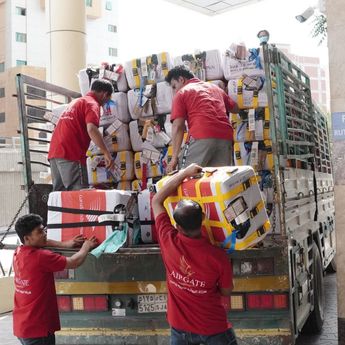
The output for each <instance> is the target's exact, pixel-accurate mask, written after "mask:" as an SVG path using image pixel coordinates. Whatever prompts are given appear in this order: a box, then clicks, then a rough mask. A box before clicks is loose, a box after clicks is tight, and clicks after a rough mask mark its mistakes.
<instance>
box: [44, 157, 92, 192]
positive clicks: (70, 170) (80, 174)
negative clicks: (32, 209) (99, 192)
mask: <svg viewBox="0 0 345 345" xmlns="http://www.w3.org/2000/svg"><path fill="white" fill-rule="evenodd" d="M50 169H51V175H52V183H53V191H64V190H80V189H83V188H87V187H88V179H87V170H86V166H85V165H82V164H81V163H80V162H77V161H70V160H67V159H62V158H52V159H50Z"/></svg>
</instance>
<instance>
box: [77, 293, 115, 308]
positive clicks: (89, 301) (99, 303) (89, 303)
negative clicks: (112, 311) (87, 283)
mask: <svg viewBox="0 0 345 345" xmlns="http://www.w3.org/2000/svg"><path fill="white" fill-rule="evenodd" d="M72 306H73V311H106V310H108V298H107V296H97V295H96V296H94V295H88V296H75V297H72Z"/></svg>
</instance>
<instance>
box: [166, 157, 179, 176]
mask: <svg viewBox="0 0 345 345" xmlns="http://www.w3.org/2000/svg"><path fill="white" fill-rule="evenodd" d="M177 163H178V159H177V158H176V157H172V158H171V161H170V162H169V164H168V166H167V169H166V173H167V174H169V173H171V172H172V171H174V170H176V167H177Z"/></svg>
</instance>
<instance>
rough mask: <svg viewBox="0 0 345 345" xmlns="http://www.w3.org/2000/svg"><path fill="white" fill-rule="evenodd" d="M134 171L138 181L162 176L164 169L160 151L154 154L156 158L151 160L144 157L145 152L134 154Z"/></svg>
mask: <svg viewBox="0 0 345 345" xmlns="http://www.w3.org/2000/svg"><path fill="white" fill-rule="evenodd" d="M156 151H158V150H156ZM134 171H135V176H136V178H137V179H138V180H142V179H144V180H146V179H147V178H150V177H158V176H162V175H163V173H164V167H163V164H162V162H161V161H160V151H158V152H154V158H151V159H150V158H147V157H145V156H143V152H136V153H135V154H134Z"/></svg>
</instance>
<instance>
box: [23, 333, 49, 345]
mask: <svg viewBox="0 0 345 345" xmlns="http://www.w3.org/2000/svg"><path fill="white" fill-rule="evenodd" d="M18 339H19V341H20V343H21V344H22V345H55V334H50V335H48V336H47V337H42V338H18Z"/></svg>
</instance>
